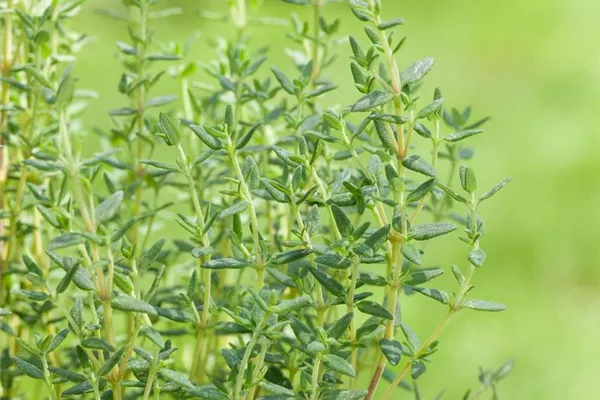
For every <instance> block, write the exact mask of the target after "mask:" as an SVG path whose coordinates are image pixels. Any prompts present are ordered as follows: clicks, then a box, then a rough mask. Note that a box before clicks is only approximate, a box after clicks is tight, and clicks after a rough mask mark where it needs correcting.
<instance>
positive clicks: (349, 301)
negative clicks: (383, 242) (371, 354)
mask: <svg viewBox="0 0 600 400" xmlns="http://www.w3.org/2000/svg"><path fill="white" fill-rule="evenodd" d="M359 265H360V260H359V259H358V257H355V256H354V257H352V280H351V281H350V287H349V288H348V296H347V297H346V312H347V313H351V312H353V310H354V292H355V291H356V282H357V280H358V267H359ZM350 346H351V347H352V354H351V356H350V360H351V365H352V368H353V369H354V371H356V372H357V374H358V371H357V362H358V349H357V347H356V319H355V318H354V317H352V320H351V322H350ZM355 384H356V377H352V378H351V379H350V389H354V385H355Z"/></svg>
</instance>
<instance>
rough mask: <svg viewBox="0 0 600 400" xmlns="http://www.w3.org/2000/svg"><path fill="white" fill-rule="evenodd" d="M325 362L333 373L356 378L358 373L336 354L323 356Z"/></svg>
mask: <svg viewBox="0 0 600 400" xmlns="http://www.w3.org/2000/svg"><path fill="white" fill-rule="evenodd" d="M323 362H324V363H325V366H327V367H328V368H329V369H331V370H332V371H335V372H338V373H340V374H343V375H347V376H351V377H356V372H355V371H354V368H352V365H350V363H349V362H348V361H346V360H344V359H343V358H342V357H339V356H336V355H335V354H325V355H324V356H323Z"/></svg>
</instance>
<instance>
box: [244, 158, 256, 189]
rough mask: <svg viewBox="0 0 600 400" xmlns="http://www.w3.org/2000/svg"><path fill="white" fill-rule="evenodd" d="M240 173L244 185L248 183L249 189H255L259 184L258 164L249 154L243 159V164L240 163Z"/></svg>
mask: <svg viewBox="0 0 600 400" xmlns="http://www.w3.org/2000/svg"><path fill="white" fill-rule="evenodd" d="M242 175H243V179H244V181H245V182H246V185H248V188H249V189H250V190H252V189H256V188H257V187H259V186H260V175H259V169H258V165H257V164H256V161H254V158H252V157H251V156H248V157H246V158H245V159H244V164H243V165H242Z"/></svg>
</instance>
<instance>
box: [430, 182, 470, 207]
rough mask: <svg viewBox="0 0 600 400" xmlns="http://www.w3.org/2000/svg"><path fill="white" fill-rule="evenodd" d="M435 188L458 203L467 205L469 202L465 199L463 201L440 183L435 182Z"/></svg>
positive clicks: (458, 195)
mask: <svg viewBox="0 0 600 400" xmlns="http://www.w3.org/2000/svg"><path fill="white" fill-rule="evenodd" d="M436 186H438V187H439V188H440V189H442V190H443V191H444V193H446V194H447V195H448V196H450V197H452V198H453V199H454V200H456V201H458V202H459V203H462V204H469V201H468V200H467V199H465V198H464V197H463V196H461V195H460V194H458V193H456V192H455V191H454V190H452V189H451V188H450V187H448V186H446V185H444V184H442V183H440V182H436Z"/></svg>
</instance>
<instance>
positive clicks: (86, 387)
mask: <svg viewBox="0 0 600 400" xmlns="http://www.w3.org/2000/svg"><path fill="white" fill-rule="evenodd" d="M92 391H93V387H92V384H91V383H90V382H82V383H80V384H77V385H75V386H72V387H70V388H68V389H67V390H65V391H64V392H63V393H62V395H63V397H67V396H75V395H80V394H84V393H90V392H92Z"/></svg>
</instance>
